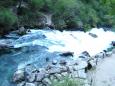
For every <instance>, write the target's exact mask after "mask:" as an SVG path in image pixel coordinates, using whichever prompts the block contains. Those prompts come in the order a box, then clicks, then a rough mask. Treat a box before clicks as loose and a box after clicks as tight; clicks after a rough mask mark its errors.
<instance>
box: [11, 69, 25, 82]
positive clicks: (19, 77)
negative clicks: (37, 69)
mask: <svg viewBox="0 0 115 86" xmlns="http://www.w3.org/2000/svg"><path fill="white" fill-rule="evenodd" d="M24 80H25V76H24V71H23V70H17V71H16V72H15V73H14V75H13V82H14V83H19V82H22V81H24Z"/></svg>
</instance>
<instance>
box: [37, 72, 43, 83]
mask: <svg viewBox="0 0 115 86" xmlns="http://www.w3.org/2000/svg"><path fill="white" fill-rule="evenodd" d="M44 78H45V73H42V72H40V73H37V74H36V81H38V82H41V81H42V80H43V79H44Z"/></svg>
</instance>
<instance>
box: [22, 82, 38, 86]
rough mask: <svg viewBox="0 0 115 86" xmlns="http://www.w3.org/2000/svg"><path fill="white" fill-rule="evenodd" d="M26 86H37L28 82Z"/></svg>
mask: <svg viewBox="0 0 115 86" xmlns="http://www.w3.org/2000/svg"><path fill="white" fill-rule="evenodd" d="M24 86H36V85H35V84H34V83H28V82H26V83H25V85H24Z"/></svg>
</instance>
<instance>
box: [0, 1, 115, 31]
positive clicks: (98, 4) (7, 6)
mask: <svg viewBox="0 0 115 86" xmlns="http://www.w3.org/2000/svg"><path fill="white" fill-rule="evenodd" d="M44 13H48V14H52V22H53V25H54V26H55V28H56V29H68V28H69V29H71V28H85V30H86V31H87V30H88V29H90V28H92V27H97V26H102V27H115V0H0V29H1V31H4V30H6V28H7V29H8V30H9V29H10V28H14V27H18V26H30V27H36V26H37V27H40V26H41V25H40V24H38V23H39V22H41V21H40V19H41V18H42V17H44V16H43V14H44Z"/></svg>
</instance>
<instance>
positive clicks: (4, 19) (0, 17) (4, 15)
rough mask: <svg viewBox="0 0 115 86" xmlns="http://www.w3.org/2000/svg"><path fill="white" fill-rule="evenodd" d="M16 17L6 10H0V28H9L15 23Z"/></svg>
mask: <svg viewBox="0 0 115 86" xmlns="http://www.w3.org/2000/svg"><path fill="white" fill-rule="evenodd" d="M16 21H17V17H16V16H15V15H14V14H13V13H12V12H11V11H10V10H9V9H6V8H0V26H2V27H10V26H12V25H13V24H14V23H16Z"/></svg>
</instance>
